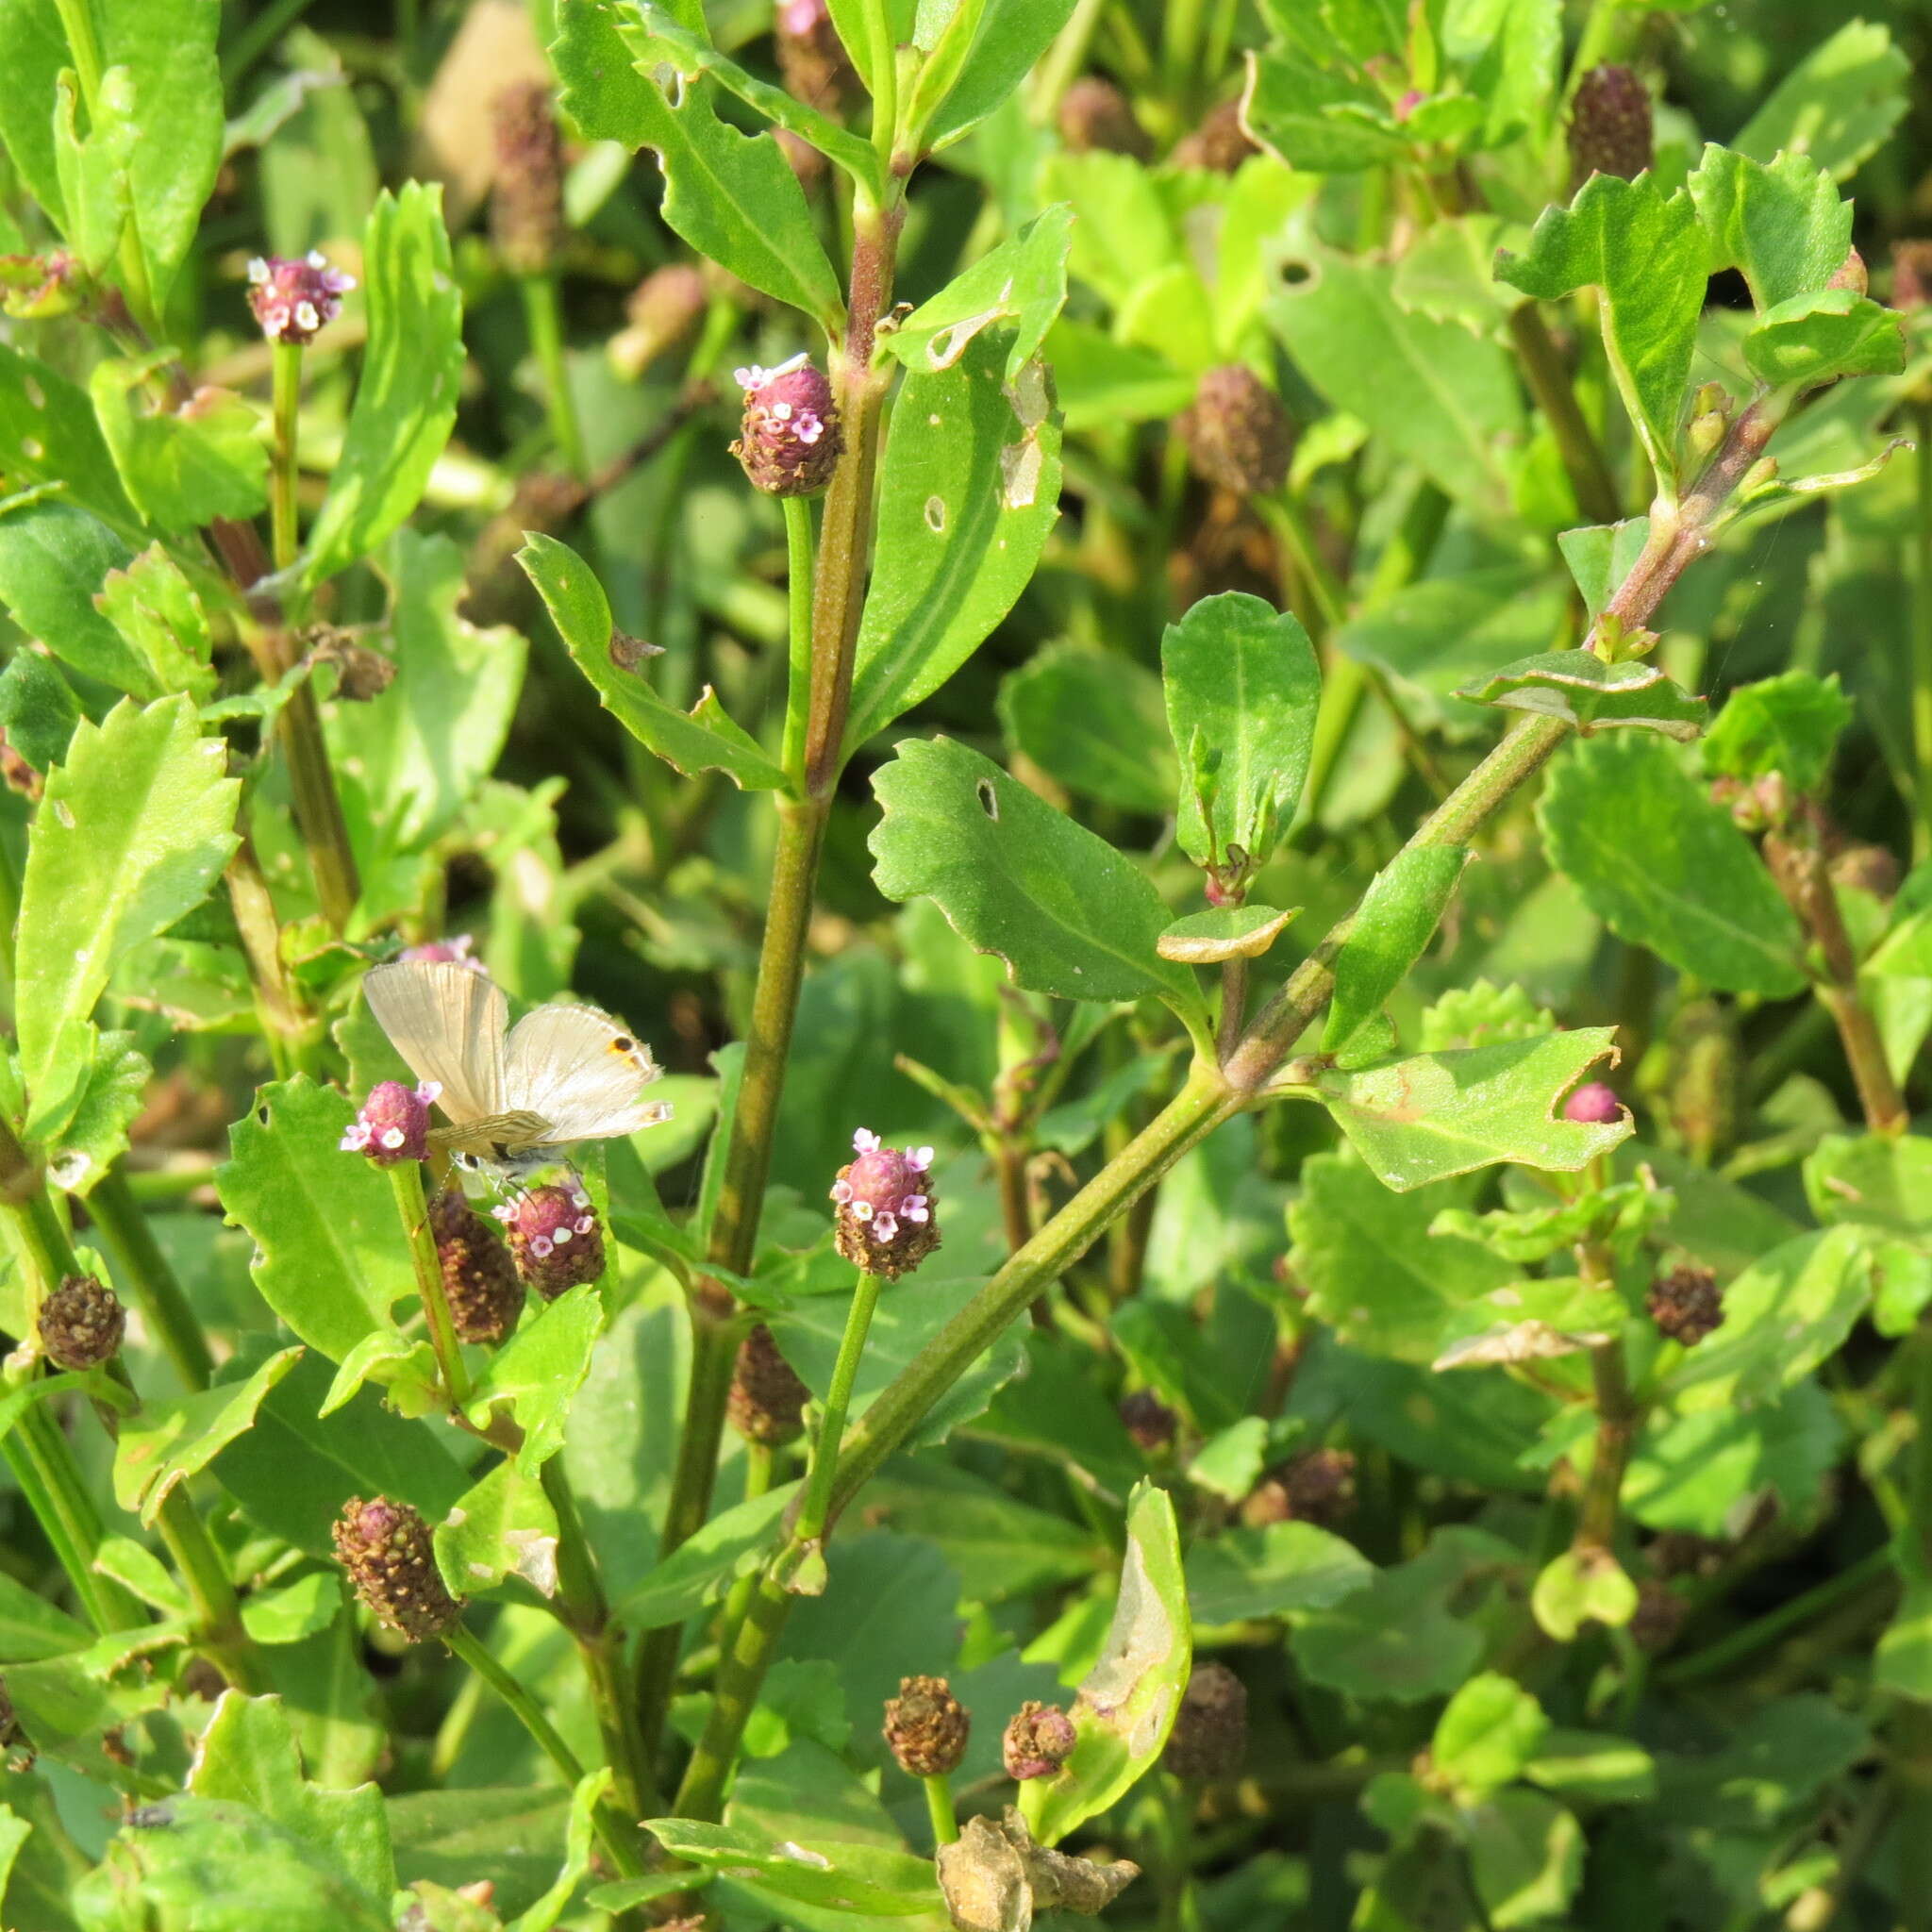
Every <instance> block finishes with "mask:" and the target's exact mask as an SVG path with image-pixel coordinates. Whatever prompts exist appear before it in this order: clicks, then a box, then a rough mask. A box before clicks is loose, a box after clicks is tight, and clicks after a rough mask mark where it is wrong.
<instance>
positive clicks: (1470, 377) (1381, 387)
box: [1264, 206, 1704, 509]
mask: <svg viewBox="0 0 1932 1932" xmlns="http://www.w3.org/2000/svg"><path fill="white" fill-rule="evenodd" d="M1685 213H1686V219H1687V221H1688V219H1689V208H1688V206H1687V208H1686V210H1685ZM1545 219H1547V217H1545ZM1693 233H1694V231H1693ZM1308 268H1309V275H1308V277H1307V280H1306V281H1304V282H1302V283H1300V284H1299V285H1297V286H1294V287H1290V288H1282V289H1277V290H1276V291H1275V292H1274V295H1273V296H1272V297H1271V298H1270V300H1269V301H1268V303H1267V304H1266V306H1265V310H1264V312H1265V314H1266V316H1267V320H1268V322H1269V325H1271V326H1272V327H1273V328H1274V331H1275V332H1276V333H1277V334H1278V335H1279V336H1280V338H1281V340H1282V341H1284V342H1286V343H1287V345H1288V349H1289V353H1290V354H1291V355H1292V356H1293V357H1294V358H1295V360H1296V361H1297V362H1298V363H1299V364H1300V365H1301V367H1302V369H1303V370H1304V372H1305V373H1306V374H1307V378H1308V380H1309V381H1310V382H1312V383H1313V384H1314V385H1315V387H1316V388H1317V389H1318V390H1320V391H1321V392H1322V393H1323V394H1324V396H1325V397H1326V398H1327V399H1328V400H1329V402H1331V403H1333V404H1334V405H1335V407H1336V408H1339V409H1346V410H1347V411H1348V412H1349V414H1350V415H1352V416H1357V417H1359V418H1360V420H1361V421H1362V422H1364V423H1366V424H1367V425H1369V428H1370V429H1371V431H1372V432H1373V433H1374V435H1376V436H1377V437H1379V438H1380V439H1381V440H1382V441H1384V443H1386V445H1387V446H1388V448H1389V449H1390V450H1391V451H1393V452H1395V453H1397V454H1399V455H1402V456H1404V457H1407V458H1408V459H1409V460H1410V461H1412V462H1414V463H1415V464H1417V465H1418V466H1419V467H1420V468H1421V469H1422V470H1423V472H1424V474H1425V475H1427V476H1428V477H1429V478H1430V479H1431V481H1433V482H1435V483H1437V484H1440V485H1441V488H1442V489H1443V490H1444V491H1447V492H1448V493H1449V495H1451V496H1453V497H1455V498H1456V499H1457V501H1459V502H1463V503H1467V504H1469V505H1471V506H1472V507H1474V508H1487V509H1500V508H1502V507H1503V506H1504V505H1505V504H1506V503H1507V500H1508V495H1509V462H1508V459H1507V452H1508V450H1510V449H1511V448H1513V447H1515V446H1517V445H1519V444H1520V443H1521V442H1522V441H1523V439H1524V430H1525V424H1524V409H1523V393H1522V390H1521V388H1520V386H1519V384H1518V381H1517V377H1516V374H1515V372H1514V370H1513V369H1512V368H1511V367H1510V364H1509V360H1508V358H1507V356H1506V355H1505V353H1504V351H1503V350H1502V348H1501V347H1500V346H1499V345H1498V344H1496V343H1495V342H1492V341H1485V340H1481V339H1478V338H1477V337H1475V336H1473V335H1471V334H1470V332H1469V331H1468V330H1467V329H1466V328H1463V327H1461V326H1460V325H1457V324H1456V323H1453V322H1437V321H1435V320H1433V319H1432V318H1430V317H1429V316H1426V315H1413V314H1410V313H1409V312H1408V311H1407V310H1406V309H1404V308H1402V307H1401V306H1400V305H1399V304H1398V303H1397V302H1396V300H1395V294H1394V288H1393V281H1394V270H1393V269H1392V268H1390V267H1388V266H1385V265H1383V264H1380V263H1376V262H1372V261H1366V260H1356V259H1353V258H1350V257H1348V256H1344V255H1334V254H1329V253H1326V252H1325V251H1323V252H1317V253H1314V254H1312V255H1311V256H1310V258H1309V260H1308ZM1697 286H1698V296H1699V299H1700V301H1701V300H1702V296H1703V291H1704V284H1703V282H1702V280H1700V281H1699V283H1698V285H1697ZM1695 312H1696V311H1695V309H1694V308H1693V309H1692V311H1691V313H1692V317H1693V319H1694V316H1695ZM1687 356H1688V348H1687Z"/></svg>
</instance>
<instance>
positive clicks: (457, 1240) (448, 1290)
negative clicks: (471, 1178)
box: [429, 1182, 524, 1341]
mask: <svg viewBox="0 0 1932 1932" xmlns="http://www.w3.org/2000/svg"><path fill="white" fill-rule="evenodd" d="M429 1231H430V1233H431V1234H433V1235H434V1236H435V1237H436V1258H437V1261H438V1262H439V1263H440V1264H441V1269H442V1291H443V1293H444V1295H445V1296H447V1298H448V1300H449V1311H450V1316H451V1319H452V1320H453V1321H454V1322H455V1324H456V1330H457V1334H458V1336H459V1337H460V1338H461V1339H462V1340H463V1341H502V1340H503V1338H504V1337H505V1336H506V1335H508V1333H509V1331H510V1330H511V1329H512V1328H514V1327H515V1326H516V1324H517V1316H518V1315H519V1314H520V1313H521V1312H522V1310H523V1306H524V1284H523V1281H522V1279H521V1278H520V1277H519V1275H518V1274H517V1266H516V1263H515V1261H513V1260H512V1259H511V1258H510V1252H509V1250H508V1248H507V1247H505V1246H504V1244H503V1242H502V1241H500V1240H499V1239H498V1237H497V1233H496V1230H495V1229H494V1228H493V1227H491V1224H490V1223H489V1221H488V1220H487V1219H485V1217H484V1216H482V1215H480V1214H478V1213H477V1212H476V1210H475V1208H472V1207H471V1206H470V1204H469V1201H468V1200H467V1199H466V1198H465V1196H464V1194H463V1191H462V1189H460V1188H459V1187H458V1186H456V1185H455V1183H454V1182H452V1183H451V1185H450V1186H448V1187H446V1188H444V1189H443V1191H441V1193H440V1194H438V1195H437V1197H436V1198H435V1200H433V1201H432V1202H430V1204H429Z"/></svg>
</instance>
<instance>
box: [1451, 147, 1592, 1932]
mask: <svg viewBox="0 0 1932 1932" xmlns="http://www.w3.org/2000/svg"><path fill="white" fill-rule="evenodd" d="M1597 178H1598V179H1599V180H1601V179H1602V178H1603V177H1602V176H1601V175H1599V176H1598V177H1597ZM1466 1829H1467V1831H1468V1834H1469V1866H1470V1874H1471V1876H1472V1877H1473V1878H1474V1880H1475V1890H1476V1896H1477V1897H1478V1898H1479V1899H1480V1900H1481V1901H1482V1906H1483V1909H1484V1911H1485V1912H1486V1913H1487V1914H1488V1916H1489V1923H1490V1924H1491V1925H1492V1926H1494V1927H1495V1932H1514V1928H1515V1927H1516V1926H1518V1925H1547V1924H1550V1923H1551V1922H1552V1921H1554V1920H1557V1919H1560V1918H1561V1917H1562V1916H1563V1914H1564V1912H1565V1911H1566V1910H1567V1909H1568V1908H1569V1905H1570V1901H1571V1900H1572V1899H1573V1898H1574V1896H1575V1893H1576V1889H1577V1887H1578V1886H1579V1885H1581V1884H1582V1883H1583V1827H1582V1826H1581V1825H1580V1824H1577V1822H1576V1819H1575V1817H1574V1814H1573V1813H1571V1812H1569V1811H1567V1810H1565V1809H1564V1808H1563V1807H1562V1806H1561V1805H1559V1804H1557V1801H1556V1800H1555V1799H1554V1798H1547V1797H1545V1796H1544V1795H1543V1794H1542V1793H1541V1791H1498V1792H1497V1793H1496V1794H1495V1796H1494V1797H1492V1798H1491V1799H1490V1801H1489V1802H1488V1803H1487V1804H1484V1805H1480V1806H1478V1807H1476V1808H1475V1810H1474V1813H1473V1814H1472V1815H1471V1817H1470V1819H1469V1821H1468V1824H1467V1826H1466Z"/></svg>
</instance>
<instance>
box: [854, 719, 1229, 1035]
mask: <svg viewBox="0 0 1932 1932" xmlns="http://www.w3.org/2000/svg"><path fill="white" fill-rule="evenodd" d="M873 789H874V791H875V792H876V793H877V794H878V801H879V804H880V806H881V807H882V808H883V809H884V813H885V816H884V817H883V818H882V819H881V821H880V822H879V824H878V825H877V827H876V828H875V829H874V832H873V835H872V839H871V841H870V843H871V846H872V852H873V857H874V859H876V860H877V865H876V867H875V869H874V874H873V876H874V880H875V881H876V883H877V885H878V889H879V891H881V892H883V893H884V894H885V895H886V897H887V898H889V899H910V898H914V897H917V896H918V895H920V894H922V893H924V894H926V895H928V896H930V897H931V898H932V899H934V900H935V901H936V902H937V903H938V905H939V908H940V909H941V911H942V912H943V913H944V914H945V915H946V917H947V919H948V920H950V921H951V922H952V924H953V927H954V929H955V930H956V931H957V932H958V934H959V936H960V938H961V939H963V940H964V941H966V943H967V944H968V945H970V946H972V947H973V948H974V951H976V952H981V953H997V954H998V955H999V956H1000V958H1003V959H1005V960H1006V962H1007V966H1008V974H1009V976H1010V977H1011V979H1012V981H1013V983H1014V984H1015V985H1016V986H1021V987H1024V988H1026V989H1027V990H1028V991H1032V992H1046V993H1053V994H1055V995H1056V996H1058V998H1061V999H1078V1000H1137V999H1141V998H1144V997H1145V996H1146V995H1148V994H1150V993H1152V994H1155V995H1156V996H1158V998H1160V999H1163V1000H1166V1001H1167V1002H1168V1003H1169V1004H1170V1005H1171V1006H1173V1007H1174V1008H1175V1010H1176V1011H1178V1012H1180V1013H1181V1014H1183V1015H1184V1016H1198V1014H1199V1013H1200V1011H1201V995H1200V991H1199V989H1198V988H1197V987H1196V986H1195V984H1194V982H1193V978H1192V975H1191V974H1190V972H1189V970H1188V969H1187V968H1186V967H1185V966H1176V965H1174V964H1172V963H1171V962H1169V961H1168V960H1165V959H1162V958H1160V956H1159V954H1158V951H1157V947H1158V943H1159V940H1160V934H1161V931H1162V929H1163V928H1164V927H1165V926H1166V924H1167V909H1166V908H1165V907H1163V906H1162V905H1161V903H1160V896H1159V894H1158V892H1156V891H1155V890H1154V888H1153V886H1152V885H1151V884H1149V883H1148V880H1147V877H1146V875H1145V874H1143V873H1142V872H1141V870H1140V868H1139V867H1138V866H1136V865H1135V864H1134V863H1133V862H1132V861H1131V860H1130V859H1128V858H1125V857H1124V856H1123V855H1122V854H1120V853H1118V852H1116V851H1115V850H1114V849H1113V847H1112V846H1111V845H1109V844H1108V843H1107V842H1106V841H1105V840H1103V839H1099V838H1096V837H1095V836H1094V835H1093V834H1092V833H1091V832H1090V831H1088V830H1087V829H1086V828H1085V827H1084V826H1081V825H1076V824H1074V822H1073V820H1072V819H1070V818H1068V817H1066V816H1065V815H1064V814H1063V813H1060V812H1058V811H1056V810H1055V809H1054V808H1053V807H1052V806H1050V805H1048V804H1047V803H1046V802H1045V801H1044V800H1043V799H1041V798H1040V797H1038V796H1036V795H1035V794H1034V793H1033V792H1031V791H1028V790H1027V789H1026V787H1025V786H1024V785H1022V784H1021V783H1019V781H1018V780H1017V779H1014V778H1009V777H1008V775H1007V774H1006V773H1005V772H1003V771H1001V770H1000V768H999V767H998V766H997V765H996V764H994V763H993V762H992V761H991V759H990V758H981V757H980V755H979V754H978V753H977V752H975V751H969V750H968V749H967V748H966V746H964V745H963V744H956V743H954V742H953V741H951V740H950V739H943V738H942V739H938V740H935V741H930V742H928V741H921V740H915V739H908V740H907V741H905V742H903V743H902V744H901V745H900V746H899V750H898V755H897V757H896V758H893V760H892V761H891V763H890V764H888V765H884V766H882V767H881V768H880V769H879V771H878V773H877V774H875V775H874V779H873Z"/></svg>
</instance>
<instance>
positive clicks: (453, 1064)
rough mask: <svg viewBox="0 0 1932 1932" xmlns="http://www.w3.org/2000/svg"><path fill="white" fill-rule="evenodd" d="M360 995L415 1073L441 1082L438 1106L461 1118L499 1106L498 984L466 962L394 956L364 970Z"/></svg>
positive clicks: (501, 1013) (501, 1012) (504, 1005)
mask: <svg viewBox="0 0 1932 1932" xmlns="http://www.w3.org/2000/svg"><path fill="white" fill-rule="evenodd" d="M362 992H363V996H364V997H365V998H366V999H367V1000H368V1002H369V1010H370V1011H371V1012H372V1013H374V1014H375V1018H376V1021H377V1023H378V1024H380V1026H381V1027H382V1030H383V1031H384V1032H385V1033H387V1034H388V1035H389V1037H390V1043H391V1045H392V1046H393V1047H394V1048H395V1050H396V1051H397V1052H398V1053H399V1054H401V1055H402V1057H403V1058H404V1059H406V1060H407V1061H408V1064H409V1071H410V1072H411V1073H412V1074H415V1076H416V1077H417V1079H419V1080H434V1081H436V1082H437V1083H438V1084H439V1085H440V1086H441V1089H442V1095H441V1101H440V1103H439V1104H440V1105H441V1108H442V1110H443V1112H444V1113H446V1114H447V1115H448V1116H449V1118H450V1119H451V1120H452V1121H454V1122H456V1123H458V1124H464V1123H467V1122H470V1121H475V1120H480V1119H484V1118H486V1117H487V1116H490V1115H491V1114H500V1113H502V1112H503V1111H504V1100H503V1058H504V1045H503V1031H504V1026H505V1024H506V1023H507V1022H508V1018H509V1002H508V999H506V998H505V997H504V991H503V989H502V988H501V987H500V986H498V985H497V984H496V982H495V981H494V980H492V979H489V978H486V977H485V976H484V975H483V974H480V973H475V972H472V971H471V969H470V968H469V967H467V966H452V965H449V964H447V963H445V962H442V961H431V960H426V959H398V960H396V961H394V962H393V963H392V964H391V965H388V966H376V967H374V968H372V969H371V970H370V972H369V973H368V974H366V975H365V976H364V978H363V981H362Z"/></svg>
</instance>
